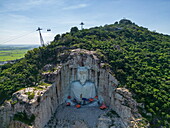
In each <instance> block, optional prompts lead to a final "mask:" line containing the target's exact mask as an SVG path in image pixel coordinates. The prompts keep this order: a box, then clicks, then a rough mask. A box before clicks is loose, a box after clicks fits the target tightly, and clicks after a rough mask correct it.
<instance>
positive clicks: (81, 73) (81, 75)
mask: <svg viewBox="0 0 170 128" xmlns="http://www.w3.org/2000/svg"><path fill="white" fill-rule="evenodd" d="M77 74H78V80H80V82H81V84H84V83H85V82H86V80H87V78H88V70H87V68H85V67H79V68H78V72H77Z"/></svg>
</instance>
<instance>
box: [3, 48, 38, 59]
mask: <svg viewBox="0 0 170 128" xmlns="http://www.w3.org/2000/svg"><path fill="white" fill-rule="evenodd" d="M35 47H37V46H36V45H30V46H25V45H13V46H9V45H0V61H1V62H2V61H10V60H16V59H20V58H22V57H24V55H25V53H26V52H27V51H28V50H31V49H33V48H35Z"/></svg>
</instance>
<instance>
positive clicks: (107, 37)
mask: <svg viewBox="0 0 170 128" xmlns="http://www.w3.org/2000/svg"><path fill="white" fill-rule="evenodd" d="M72 48H83V49H87V50H95V51H97V52H99V53H102V54H101V56H100V58H101V59H102V60H103V62H107V63H109V65H107V66H110V68H111V69H112V71H113V72H114V73H115V76H116V78H117V79H118V80H119V81H120V83H121V84H120V85H119V86H125V87H126V88H128V89H130V90H131V92H132V93H133V94H134V98H135V99H136V100H137V101H138V102H141V103H144V106H145V109H143V108H139V109H140V110H141V114H142V115H143V116H144V117H146V118H147V120H148V121H149V122H150V123H151V127H154V128H156V127H160V126H164V127H168V126H170V124H169V123H168V122H170V121H169V119H170V115H169V113H168V112H169V111H170V99H169V97H170V94H169V92H170V85H169V84H170V77H169V76H168V75H169V74H170V70H169V61H170V53H169V51H170V36H168V35H163V34H159V33H156V32H151V31H149V30H148V29H147V28H143V27H139V26H138V25H136V24H134V23H132V22H131V21H130V20H126V19H123V20H121V21H119V22H115V23H114V24H111V25H105V26H103V27H102V26H100V27H94V28H90V29H83V30H78V29H77V27H73V28H71V31H70V33H66V34H62V35H56V36H55V38H54V41H53V42H51V44H50V45H48V46H45V47H40V48H35V49H34V50H31V51H29V52H28V53H27V54H26V55H25V58H23V59H22V60H21V61H20V62H18V63H16V64H13V65H12V64H7V65H3V66H1V73H0V100H1V102H3V101H4V100H5V99H9V98H10V96H11V94H12V93H13V92H15V91H17V90H19V89H21V88H24V87H28V86H36V85H37V83H39V82H40V80H41V72H42V70H41V69H42V68H43V66H44V65H45V64H48V63H54V64H56V63H57V61H56V60H57V55H58V54H60V52H63V51H67V50H69V49H72Z"/></svg>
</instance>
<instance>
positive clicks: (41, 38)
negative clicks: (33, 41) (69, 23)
mask: <svg viewBox="0 0 170 128" xmlns="http://www.w3.org/2000/svg"><path fill="white" fill-rule="evenodd" d="M41 30H42V28H40V27H38V29H37V30H36V31H39V34H40V43H41V45H42V46H45V45H44V40H43V37H42V35H41Z"/></svg>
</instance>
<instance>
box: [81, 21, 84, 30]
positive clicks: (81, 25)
mask: <svg viewBox="0 0 170 128" xmlns="http://www.w3.org/2000/svg"><path fill="white" fill-rule="evenodd" d="M80 25H81V30H83V25H84V23H83V22H81V23H80Z"/></svg>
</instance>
